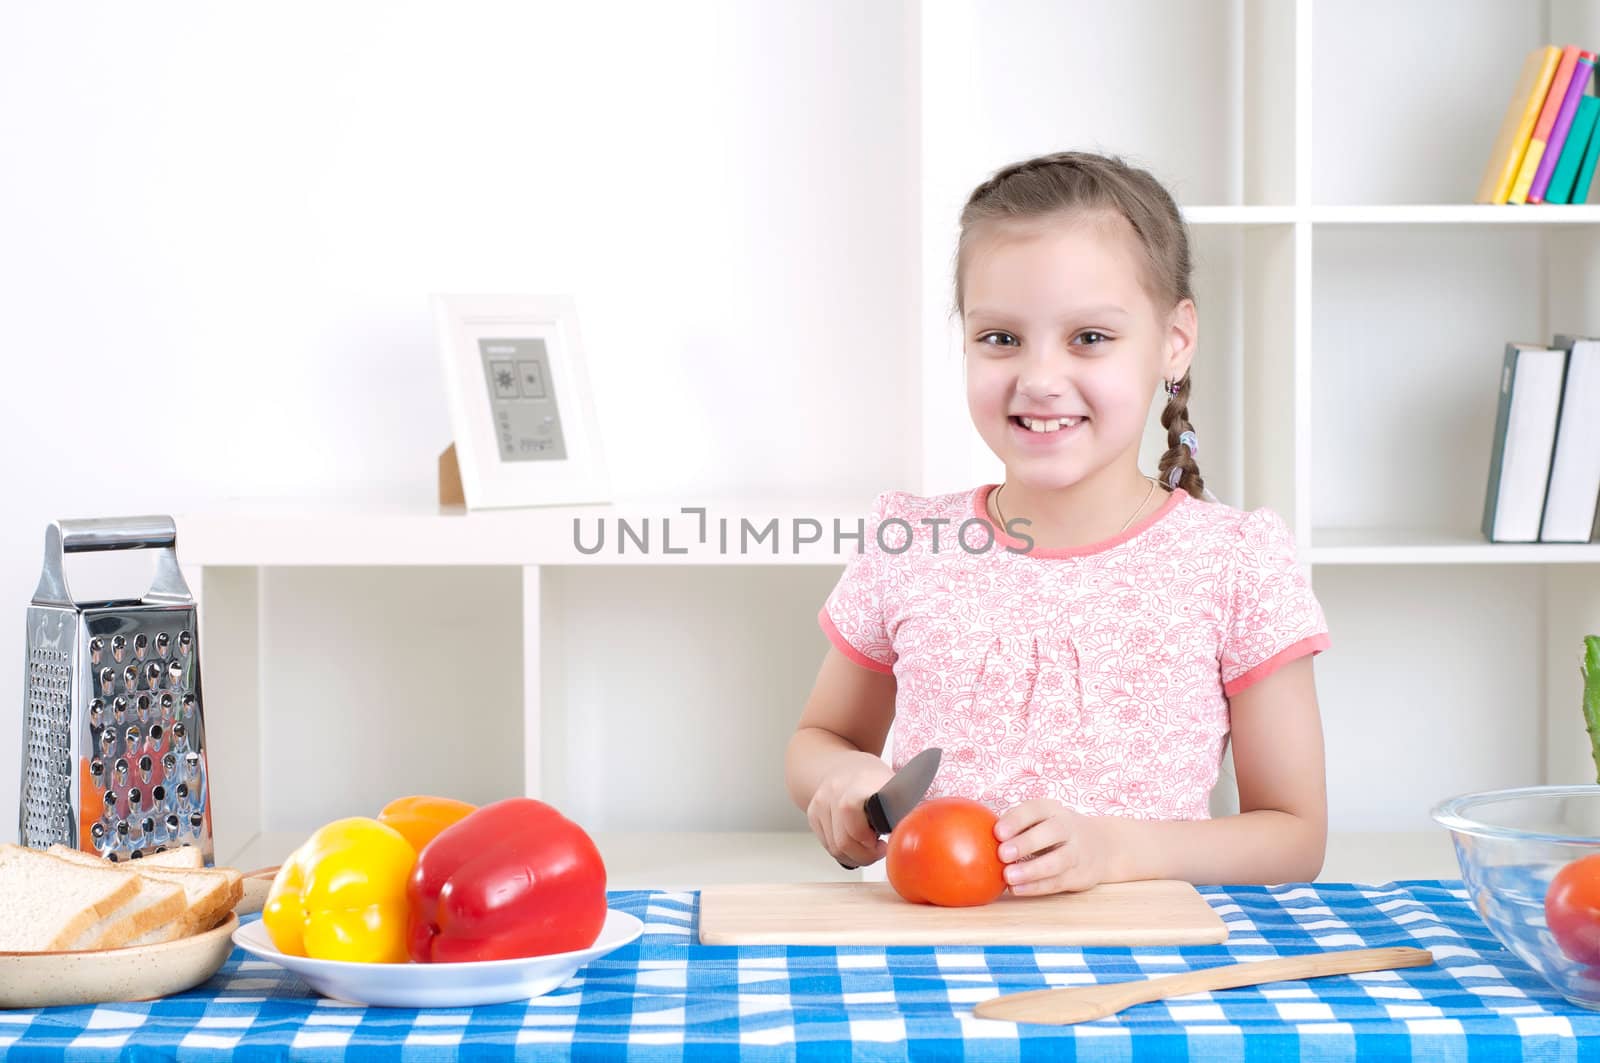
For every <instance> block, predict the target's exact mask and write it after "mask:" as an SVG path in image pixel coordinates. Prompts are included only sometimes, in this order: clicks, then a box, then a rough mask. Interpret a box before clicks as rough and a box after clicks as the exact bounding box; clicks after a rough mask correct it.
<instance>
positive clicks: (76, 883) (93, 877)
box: [0, 845, 139, 952]
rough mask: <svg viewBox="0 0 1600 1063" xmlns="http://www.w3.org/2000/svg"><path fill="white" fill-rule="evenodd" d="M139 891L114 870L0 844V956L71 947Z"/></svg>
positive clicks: (134, 882)
mask: <svg viewBox="0 0 1600 1063" xmlns="http://www.w3.org/2000/svg"><path fill="white" fill-rule="evenodd" d="M91 859H94V858H93V857H91ZM138 892H139V881H138V880H137V879H135V878H134V877H133V876H132V875H129V874H127V873H126V872H123V871H118V870H117V869H116V868H114V867H110V866H100V867H88V866H74V865H72V864H69V863H67V862H66V861H64V860H59V859H57V858H55V857H53V856H50V855H49V854H47V853H42V852H38V851H37V850H34V849H27V848H24V847H22V846H20V845H0V952H46V951H50V950H56V949H67V948H71V947H72V946H73V945H74V944H75V943H76V942H77V941H78V940H79V938H81V937H82V936H83V935H84V933H85V932H86V931H89V930H90V929H91V928H93V927H94V926H95V924H97V923H99V922H100V921H101V920H102V919H104V918H106V917H107V916H109V915H111V914H112V913H113V912H115V911H116V910H117V909H118V908H120V907H122V906H123V905H124V904H126V903H127V902H128V901H129V900H131V899H132V898H133V897H134V896H135V895H136V894H137V893H138Z"/></svg>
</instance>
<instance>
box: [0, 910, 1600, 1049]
mask: <svg viewBox="0 0 1600 1063" xmlns="http://www.w3.org/2000/svg"><path fill="white" fill-rule="evenodd" d="M1201 892H1202V893H1203V894H1204V895H1205V896H1206V899H1207V900H1208V902H1210V904H1211V905H1212V906H1213V907H1214V908H1215V909H1216V910H1217V911H1218V912H1219V913H1220V914H1221V916H1222V918H1223V919H1224V920H1225V921H1226V922H1227V923H1228V928H1229V939H1228V942H1227V943H1226V944H1225V945H1220V946H1205V947H1195V948H1187V947H1186V948H1170V947H1169V948H1140V949H1107V948H1095V949H1075V948H1038V949H1034V948H1020V947H1007V948H909V947H895V948H820V947H815V946H812V947H804V948H799V947H780V946H746V947H740V948H731V947H706V946H702V945H699V944H697V943H696V932H697V928H696V897H695V895H694V894H692V893H659V892H616V893H613V894H612V895H611V904H612V906H613V907H616V908H620V909H623V910H625V911H628V912H632V913H633V914H634V915H637V916H639V917H640V918H641V919H643V920H644V923H645V933H644V936H643V937H642V938H641V939H640V940H639V941H637V942H635V943H633V944H631V945H629V946H628V947H626V948H624V949H622V950H620V951H618V952H615V953H612V954H611V955H610V956H607V957H605V958H604V959H602V960H599V961H597V962H595V963H593V964H591V965H589V966H588V967H587V968H585V969H583V970H582V971H580V972H578V975H577V976H576V977H575V978H573V979H572V980H571V981H570V982H568V983H567V984H566V985H564V986H562V987H561V988H560V989H558V990H556V991H555V992H553V993H551V994H549V995H548V996H544V997H539V998H537V999H534V1000H532V1001H528V1002H526V1003H517V1004H502V1005H496V1006H494V1007H484V1008H461V1009H440V1010H424V1011H412V1010H398V1009H388V1008H362V1007H353V1006H350V1005H345V1004H337V1003H334V1002H332V1001H328V1000H324V999H321V998H318V997H316V996H315V995H314V994H312V993H311V991H310V989H309V988H308V987H307V986H306V985H305V984H304V983H303V982H301V981H300V980H299V979H298V978H296V977H295V976H294V975H292V974H289V973H288V972H287V971H285V970H283V969H282V968H280V967H277V966H276V965H274V964H270V963H264V962H261V961H257V960H255V959H253V958H251V957H249V956H247V955H246V954H245V953H243V952H241V951H239V950H237V949H236V950H235V951H234V954H233V955H232V956H231V957H230V958H229V960H228V962H227V964H226V966H224V967H223V969H222V970H221V971H219V972H218V974H217V975H216V977H214V978H213V979H212V980H211V981H210V982H208V983H206V984H205V985H203V986H201V987H199V988H197V989H196V990H194V991H192V992H188V993H184V994H181V995H179V996H174V997H169V998H167V999H164V1000H159V1001H155V1002H152V1003H145V1004H104V1005H101V1006H99V1007H81V1008H46V1009H34V1010H27V1011H0V1052H3V1053H4V1054H5V1056H6V1057H7V1058H16V1059H52V1060H57V1059H59V1060H94V1059H114V1058H121V1059H134V1060H155V1059H195V1060H211V1059H221V1058H237V1059H281V1058H286V1057H288V1058H303V1059H328V1060H347V1059H349V1060H364V1059H400V1060H424V1059H458V1058H504V1057H514V1058H527V1059H567V1058H575V1059H629V1060H635V1059H637V1060H680V1059H689V1060H702V1059H706V1060H714V1059H720V1058H734V1057H741V1058H750V1059H773V1060H791V1059H794V1060H808V1059H816V1060H847V1059H849V1060H854V1059H867V1060H901V1059H914V1060H923V1059H964V1060H1027V1059H1051V1060H1057V1059H1062V1060H1065V1059H1085V1060H1135V1061H1137V1060H1156V1059H1193V1060H1228V1061H1234V1060H1252V1061H1253V1060H1312V1059H1315V1060H1334V1059H1360V1060H1390V1059H1396V1060H1468V1061H1472V1060H1503V1059H1528V1060H1549V1061H1557V1060H1590V1059H1592V1060H1600V1012H1589V1011H1585V1010H1583V1009H1580V1008H1575V1007H1573V1006H1571V1005H1569V1004H1567V1003H1566V1002H1565V1001H1563V1000H1562V999H1561V998H1560V997H1559V996H1557V995H1556V994H1555V993H1554V992H1553V991H1552V990H1551V989H1550V988H1549V987H1548V986H1546V985H1545V984H1544V982H1542V981H1541V980H1540V979H1539V977H1538V976H1537V975H1535V974H1534V973H1533V972H1532V971H1531V970H1529V969H1528V968H1527V967H1526V966H1524V965H1523V964H1522V963H1521V962H1520V961H1519V960H1517V959H1516V957H1514V956H1513V955H1511V954H1510V953H1508V952H1506V951H1505V950H1504V949H1502V948H1501V947H1500V945H1499V943H1498V942H1496V941H1495V940H1494V938H1493V937H1492V936H1491V935H1490V934H1489V932H1488V930H1487V929H1485V927H1484V925H1483V923H1482V922H1481V921H1480V920H1479V919H1478V916H1477V914H1476V913H1475V912H1474V911H1473V909H1472V908H1471V906H1470V905H1469V904H1468V903H1467V900H1466V894H1465V892H1464V891H1463V890H1462V888H1461V884H1460V883H1459V882H1454V881H1442V882H1441V881H1412V882H1398V883H1391V884H1387V885H1383V886H1355V885H1339V884H1323V883H1319V884H1316V885H1313V886H1305V885H1300V886H1277V887H1229V888H1225V889H1219V888H1206V889H1202V890H1201ZM1382 945H1413V946H1420V947H1423V948H1429V949H1432V950H1433V953H1434V956H1435V958H1436V959H1437V963H1436V964H1435V965H1434V966H1432V967H1422V968H1412V969H1408V970H1403V971H1382V972H1375V973H1372V974H1362V975H1354V976H1335V977H1331V978H1321V979H1315V980H1312V981H1308V982H1294V983H1279V984H1275V985H1268V986H1259V987H1253V988H1246V989H1232V990H1227V991H1225V992H1219V993H1214V994H1197V995H1193V996H1188V997H1184V998H1181V999H1175V1000H1167V1001H1159V1002H1155V1003H1150V1004H1142V1005H1139V1006H1138V1007H1136V1008H1133V1009H1130V1010H1128V1011H1125V1012H1122V1013H1121V1014H1119V1015H1116V1016H1113V1017H1110V1018H1107V1019H1102V1020H1099V1021H1096V1022H1091V1023H1084V1024H1080V1025H1077V1026H1067V1027H1051V1026H1033V1025H1026V1026H1018V1025H1015V1024H1012V1023H1007V1022H994V1021H987V1020H982V1019H974V1018H973V1017H972V1010H971V1009H972V1006H973V1005H974V1004H975V1003H977V1002H978V1001H981V1000H985V999H987V998H989V997H991V996H994V995H996V994H997V993H1000V992H1011V991H1015V990H1021V989H1032V988H1039V987H1041V986H1056V985H1075V984H1081V983H1085V982H1096V981H1116V980H1122V979H1127V978H1137V977H1146V976H1149V975H1154V974H1163V973H1170V972H1174V971H1179V970H1185V969H1189V968H1194V967H1202V966H1209V965H1214V964H1219V963H1227V962H1232V961H1234V960H1243V959H1260V958H1264V957H1269V956H1283V955H1293V954H1296V953H1304V952H1311V951H1316V950H1321V949H1329V948H1335V949H1337V948H1361V947H1372V946H1382Z"/></svg>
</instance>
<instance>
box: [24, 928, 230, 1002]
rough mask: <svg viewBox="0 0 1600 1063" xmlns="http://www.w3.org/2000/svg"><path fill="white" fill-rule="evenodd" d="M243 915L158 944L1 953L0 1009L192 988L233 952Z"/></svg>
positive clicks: (136, 997) (147, 996)
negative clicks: (75, 950)
mask: <svg viewBox="0 0 1600 1063" xmlns="http://www.w3.org/2000/svg"><path fill="white" fill-rule="evenodd" d="M238 928H239V918H238V917H237V916H235V915H234V914H232V913H231V912H230V913H229V914H228V918H227V919H225V920H223V921H222V922H221V923H218V924H217V925H216V926H214V927H212V928H211V929H210V930H207V931H204V932H202V933H199V934H192V935H190V936H189V937H186V938H179V939H178V940H177V941H165V942H162V943H161V944H159V945H138V946H134V947H132V948H121V949H85V950H82V951H79V952H0V1008H51V1007H59V1006H62V1005H79V1004H104V1003H107V1002H110V1001H128V1000H154V999H156V998H157V997H164V996H167V995H168V994H170V993H181V992H183V991H184V990H185V989H192V988H194V987H195V986H197V985H199V984H200V983H201V982H204V981H205V980H206V979H208V978H210V977H211V976H212V975H214V974H216V973H217V971H218V970H219V969H220V968H221V967H222V965H223V963H224V962H226V961H227V959H228V954H229V953H230V952H232V951H233V932H234V931H235V930H237V929H238Z"/></svg>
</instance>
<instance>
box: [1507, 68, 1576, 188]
mask: <svg viewBox="0 0 1600 1063" xmlns="http://www.w3.org/2000/svg"><path fill="white" fill-rule="evenodd" d="M1577 68H1578V46H1577V45H1575V44H1569V45H1567V46H1566V47H1565V48H1563V49H1562V50H1561V63H1560V65H1558V66H1557V67H1556V76H1555V77H1553V78H1551V79H1550V91H1549V93H1547V94H1546V95H1545V98H1544V106H1543V107H1541V108H1539V120H1538V121H1537V122H1535V123H1534V124H1533V136H1532V137H1530V138H1529V140H1528V150H1527V153H1526V154H1524V155H1523V156H1522V165H1521V167H1520V168H1519V169H1518V170H1517V179H1516V181H1514V182H1512V185H1511V196H1510V197H1509V198H1508V199H1507V200H1506V202H1508V203H1526V202H1527V201H1528V189H1530V188H1532V187H1533V177H1534V174H1536V173H1538V172H1539V163H1540V161H1541V160H1542V159H1543V158H1544V149H1545V146H1546V145H1548V144H1549V143H1550V132H1551V130H1553V129H1555V127H1556V115H1558V114H1560V113H1561V105H1562V103H1564V102H1565V101H1566V98H1567V86H1568V85H1570V84H1572V72H1573V71H1574V70H1576V69H1577Z"/></svg>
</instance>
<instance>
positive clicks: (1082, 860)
mask: <svg viewBox="0 0 1600 1063" xmlns="http://www.w3.org/2000/svg"><path fill="white" fill-rule="evenodd" d="M994 834H995V838H996V839H997V840H998V841H999V842H1000V859H1001V860H1002V861H1004V862H1005V865H1006V870H1005V874H1006V884H1007V885H1009V886H1010V887H1011V892H1012V893H1016V894H1019V895H1021V896H1024V897H1032V896H1039V895H1042V894H1046V893H1068V892H1074V891H1077V890H1086V889H1090V888H1091V887H1094V886H1098V885H1099V884H1100V883H1101V882H1103V881H1105V878H1106V873H1107V870H1108V867H1109V863H1110V856H1111V854H1110V839H1109V838H1107V836H1106V830H1105V828H1104V826H1102V825H1101V824H1100V823H1099V822H1098V821H1097V820H1096V819H1095V817H1093V816H1085V815H1082V814H1080V813H1078V812H1074V811H1072V809H1070V808H1067V807H1065V806H1064V805H1062V804H1061V803H1060V802H1058V801H1050V800H1038V801H1025V802H1023V803H1022V804H1020V805H1017V806H1016V807H1015V808H1012V809H1011V810H1010V811H1008V812H1006V814H1005V815H1003V816H1001V817H1000V821H999V822H998V823H996V824H995V827H994Z"/></svg>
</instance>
